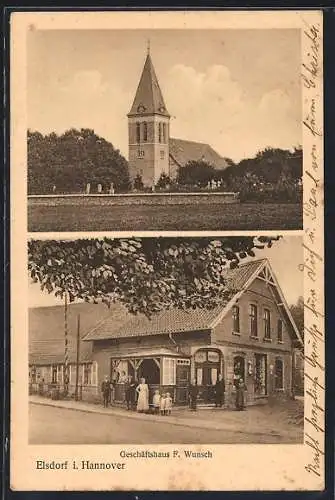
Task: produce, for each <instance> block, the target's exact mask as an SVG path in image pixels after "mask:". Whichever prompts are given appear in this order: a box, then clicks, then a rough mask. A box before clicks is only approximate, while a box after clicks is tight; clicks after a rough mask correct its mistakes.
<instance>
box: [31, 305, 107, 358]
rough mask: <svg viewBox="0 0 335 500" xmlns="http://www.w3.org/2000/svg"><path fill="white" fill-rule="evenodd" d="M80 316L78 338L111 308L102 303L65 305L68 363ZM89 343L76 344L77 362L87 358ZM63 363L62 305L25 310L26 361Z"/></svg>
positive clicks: (90, 348) (73, 355)
mask: <svg viewBox="0 0 335 500" xmlns="http://www.w3.org/2000/svg"><path fill="white" fill-rule="evenodd" d="M78 314H79V315H80V325H81V327H80V330H81V338H83V337H84V336H85V335H86V333H87V332H88V331H89V330H91V329H92V328H93V327H94V326H95V325H96V324H97V323H98V321H99V320H101V319H102V318H105V317H106V316H109V315H110V314H111V311H110V310H109V309H108V307H107V306H105V305H104V304H87V303H84V304H71V305H69V306H68V315H67V316H68V318H67V323H68V347H69V361H70V363H72V362H75V361H76V349H77V347H76V346H77V344H76V342H77V318H78ZM91 351H92V346H91V344H89V343H88V342H81V343H80V362H85V361H90V360H91V359H92V357H91ZM63 362H64V307H63V306H52V307H36V308H30V309H29V364H36V365H43V364H53V363H54V364H56V363H63Z"/></svg>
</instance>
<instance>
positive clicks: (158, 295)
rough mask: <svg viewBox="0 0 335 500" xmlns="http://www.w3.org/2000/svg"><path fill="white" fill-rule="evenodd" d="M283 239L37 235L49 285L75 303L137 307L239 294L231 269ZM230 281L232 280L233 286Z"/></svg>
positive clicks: (38, 273)
mask: <svg viewBox="0 0 335 500" xmlns="http://www.w3.org/2000/svg"><path fill="white" fill-rule="evenodd" d="M278 238H279V237H266V236H261V237H258V238H255V237H252V236H237V237H219V238H217V239H213V238H122V239H119V238H118V239H111V238H103V239H98V238H92V239H77V240H65V241H64V240H30V241H29V242H28V268H29V274H30V276H31V278H32V280H33V281H34V282H36V283H40V286H41V289H42V290H46V291H48V292H49V293H54V294H55V295H56V296H58V297H63V296H64V293H65V292H67V293H68V296H69V299H70V301H74V300H76V299H83V300H85V301H88V302H90V301H93V302H97V301H99V300H102V301H104V302H106V303H111V302H113V301H119V302H121V303H123V304H124V305H125V306H126V307H127V309H128V310H129V312H131V313H133V314H136V313H139V312H140V313H144V314H146V315H147V316H150V315H152V313H154V312H156V311H159V310H162V309H167V308H169V307H179V308H183V309H192V308H195V307H202V308H212V307H215V306H216V305H218V304H219V303H222V300H223V299H224V298H230V296H231V295H232V293H233V292H234V290H233V288H232V286H231V284H229V278H228V277H227V273H226V270H227V269H229V268H234V267H236V266H238V264H239V262H240V260H241V259H244V258H246V257H254V256H255V249H263V248H264V247H265V246H268V247H270V246H272V243H273V242H274V241H275V240H277V239H278ZM228 285H229V286H228Z"/></svg>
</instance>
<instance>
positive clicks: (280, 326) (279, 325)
mask: <svg viewBox="0 0 335 500" xmlns="http://www.w3.org/2000/svg"><path fill="white" fill-rule="evenodd" d="M277 340H278V342H283V322H282V320H281V319H279V320H278V321H277Z"/></svg>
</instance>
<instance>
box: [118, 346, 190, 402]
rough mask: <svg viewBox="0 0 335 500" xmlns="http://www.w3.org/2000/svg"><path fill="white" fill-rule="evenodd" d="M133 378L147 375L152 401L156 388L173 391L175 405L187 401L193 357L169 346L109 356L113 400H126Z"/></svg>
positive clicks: (150, 399) (145, 377)
mask: <svg viewBox="0 0 335 500" xmlns="http://www.w3.org/2000/svg"><path fill="white" fill-rule="evenodd" d="M129 377H132V379H133V380H135V381H137V382H139V381H140V379H141V378H144V379H145V381H146V383H147V384H148V386H149V401H152V396H153V394H154V391H155V390H156V389H158V390H159V391H160V393H162V392H170V394H171V397H172V399H173V401H174V402H175V403H176V404H186V403H187V401H188V387H189V383H190V358H189V356H186V355H181V353H174V352H173V351H170V350H168V349H159V348H158V349H152V350H143V351H138V352H137V353H136V355H134V354H126V353H125V354H123V355H122V356H120V355H118V356H117V357H114V356H112V357H111V358H110V378H111V381H112V382H113V387H114V395H113V396H114V400H115V401H116V402H123V401H124V400H125V390H126V384H127V382H128V380H129Z"/></svg>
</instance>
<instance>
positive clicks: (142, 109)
mask: <svg viewBox="0 0 335 500" xmlns="http://www.w3.org/2000/svg"><path fill="white" fill-rule="evenodd" d="M137 111H138V112H139V113H144V111H145V107H144V106H143V104H140V105H139V107H138V108H137Z"/></svg>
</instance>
